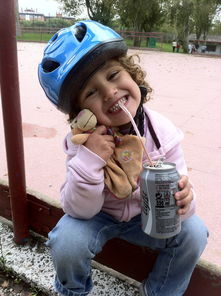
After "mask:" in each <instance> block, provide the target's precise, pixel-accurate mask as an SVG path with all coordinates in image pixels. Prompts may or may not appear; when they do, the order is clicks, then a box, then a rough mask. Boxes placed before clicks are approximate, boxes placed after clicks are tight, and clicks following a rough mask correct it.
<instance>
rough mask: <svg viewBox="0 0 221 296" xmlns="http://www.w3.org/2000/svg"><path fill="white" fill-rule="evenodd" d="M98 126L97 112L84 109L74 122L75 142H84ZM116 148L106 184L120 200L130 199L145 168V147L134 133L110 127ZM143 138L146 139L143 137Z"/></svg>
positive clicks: (109, 165)
mask: <svg viewBox="0 0 221 296" xmlns="http://www.w3.org/2000/svg"><path fill="white" fill-rule="evenodd" d="M96 125H97V119H96V117H95V115H94V114H93V113H92V112H91V111H90V110H88V109H83V110H82V111H81V112H80V113H79V114H78V115H77V117H76V118H75V119H74V120H73V121H72V122H71V129H72V134H73V136H72V138H71V141H72V142H73V143H74V144H80V145H83V144H84V143H85V142H86V141H87V139H88V137H89V136H90V133H91V132H93V131H94V130H95V128H96ZM111 134H113V136H114V139H115V143H116V147H115V150H114V153H113V155H112V156H111V158H110V159H109V160H108V161H107V165H106V166H105V167H104V171H105V180H104V182H105V184H106V186H107V187H108V189H109V190H110V191H111V192H112V194H113V195H114V196H115V197H116V198H119V199H123V198H127V197H129V196H130V195H131V193H132V192H133V191H134V190H135V189H136V188H137V186H138V185H137V181H138V178H139V175H140V172H141V169H142V157H143V146H142V143H141V142H140V139H139V138H138V137H137V136H134V135H122V134H120V133H119V132H118V130H117V129H111ZM142 140H144V138H143V139H142Z"/></svg>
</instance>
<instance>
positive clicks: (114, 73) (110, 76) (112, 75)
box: [108, 71, 120, 80]
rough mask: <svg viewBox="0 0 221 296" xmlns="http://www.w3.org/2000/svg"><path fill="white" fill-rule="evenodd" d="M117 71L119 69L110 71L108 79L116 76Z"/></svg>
mask: <svg viewBox="0 0 221 296" xmlns="http://www.w3.org/2000/svg"><path fill="white" fill-rule="evenodd" d="M119 72H120V71H114V72H112V73H111V74H110V75H109V77H108V80H111V79H113V78H114V77H115V76H117V74H118V73H119Z"/></svg>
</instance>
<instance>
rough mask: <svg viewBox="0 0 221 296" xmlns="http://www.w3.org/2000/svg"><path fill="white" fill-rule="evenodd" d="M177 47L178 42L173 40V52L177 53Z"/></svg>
mask: <svg viewBox="0 0 221 296" xmlns="http://www.w3.org/2000/svg"><path fill="white" fill-rule="evenodd" d="M176 47H177V42H176V40H173V42H172V50H173V52H175V50H176Z"/></svg>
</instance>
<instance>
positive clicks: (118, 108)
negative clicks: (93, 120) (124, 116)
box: [110, 98, 127, 112]
mask: <svg viewBox="0 0 221 296" xmlns="http://www.w3.org/2000/svg"><path fill="white" fill-rule="evenodd" d="M126 101H127V99H126V98H122V99H120V101H119V102H121V103H122V104H125V103H126ZM120 109H121V108H120V105H119V103H117V104H115V105H114V106H112V107H111V108H110V112H116V111H119V110H120Z"/></svg>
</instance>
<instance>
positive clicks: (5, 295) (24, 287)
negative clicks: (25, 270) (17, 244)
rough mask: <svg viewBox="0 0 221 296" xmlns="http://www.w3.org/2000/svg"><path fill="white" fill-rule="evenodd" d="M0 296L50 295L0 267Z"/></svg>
mask: <svg viewBox="0 0 221 296" xmlns="http://www.w3.org/2000/svg"><path fill="white" fill-rule="evenodd" d="M0 296H48V295H47V294H45V293H42V292H40V291H38V290H37V289H36V288H34V287H31V286H30V285H28V284H27V283H25V282H24V281H22V280H20V279H19V278H18V277H16V276H13V275H12V274H9V273H8V272H6V271H3V270H1V269H0Z"/></svg>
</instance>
